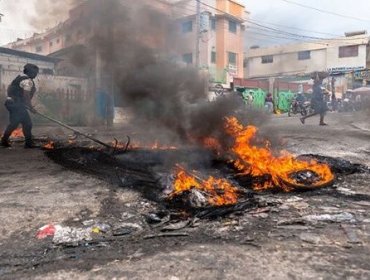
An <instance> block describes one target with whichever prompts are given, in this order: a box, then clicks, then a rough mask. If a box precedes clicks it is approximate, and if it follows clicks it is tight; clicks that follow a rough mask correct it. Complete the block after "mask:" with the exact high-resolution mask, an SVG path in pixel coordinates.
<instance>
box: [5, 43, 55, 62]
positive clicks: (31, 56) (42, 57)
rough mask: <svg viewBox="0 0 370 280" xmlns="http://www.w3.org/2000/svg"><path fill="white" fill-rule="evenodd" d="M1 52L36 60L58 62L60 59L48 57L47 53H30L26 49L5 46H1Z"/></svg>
mask: <svg viewBox="0 0 370 280" xmlns="http://www.w3.org/2000/svg"><path fill="white" fill-rule="evenodd" d="M1 53H4V54H9V55H14V56H20V57H25V58H29V59H34V60H41V61H46V62H52V63H56V62H58V61H60V59H58V58H55V57H48V56H45V55H40V54H35V53H29V52H24V51H18V50H13V49H9V48H4V47H0V54H1Z"/></svg>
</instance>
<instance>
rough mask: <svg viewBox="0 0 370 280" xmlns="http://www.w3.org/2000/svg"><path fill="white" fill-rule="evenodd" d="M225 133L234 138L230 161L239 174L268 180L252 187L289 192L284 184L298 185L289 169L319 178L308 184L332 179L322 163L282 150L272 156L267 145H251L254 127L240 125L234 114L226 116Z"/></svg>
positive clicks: (289, 188) (314, 184)
mask: <svg viewBox="0 0 370 280" xmlns="http://www.w3.org/2000/svg"><path fill="white" fill-rule="evenodd" d="M225 128H226V132H227V133H228V134H229V135H231V136H232V137H233V138H234V145H233V147H232V152H233V154H234V155H235V156H236V160H235V161H234V162H233V163H234V165H235V167H236V168H237V169H238V170H239V171H240V172H241V173H242V174H248V175H251V176H253V177H258V176H266V175H268V177H269V179H267V180H265V181H264V182H263V183H255V184H254V186H253V188H254V189H255V190H263V189H270V188H275V187H281V188H282V189H283V190H284V191H290V190H291V189H292V187H290V186H288V185H287V183H291V184H294V185H298V186H299V185H300V184H299V183H297V182H296V181H295V180H294V179H292V178H291V177H290V175H291V174H292V173H293V172H297V171H301V170H310V171H313V172H314V173H316V174H317V175H318V176H319V177H320V181H319V182H316V183H313V184H312V185H310V187H318V186H320V185H323V184H324V183H327V182H330V181H332V180H333V179H334V175H333V174H332V172H331V170H330V168H329V166H328V165H326V164H320V163H318V162H316V161H315V160H311V161H309V162H308V161H300V160H297V159H296V158H295V157H294V156H293V155H291V154H289V153H288V152H286V151H282V152H281V153H280V155H279V156H277V157H276V156H274V155H273V154H272V152H271V150H270V144H269V143H268V142H265V147H257V146H255V145H252V144H251V140H252V139H253V138H254V137H255V135H256V133H257V128H256V127H254V126H247V127H243V125H241V124H240V123H239V121H238V120H237V119H236V118H235V117H229V118H226V124H225ZM302 186H303V185H302Z"/></svg>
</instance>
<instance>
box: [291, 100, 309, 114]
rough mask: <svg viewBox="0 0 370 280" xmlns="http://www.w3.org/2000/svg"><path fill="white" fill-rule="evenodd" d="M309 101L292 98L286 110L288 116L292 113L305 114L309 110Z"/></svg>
mask: <svg viewBox="0 0 370 280" xmlns="http://www.w3.org/2000/svg"><path fill="white" fill-rule="evenodd" d="M309 107H310V102H307V101H306V102H302V101H297V100H293V101H292V103H291V104H290V108H289V111H288V116H289V117H291V116H292V114H294V115H296V114H301V115H302V116H306V115H307V114H308V112H309Z"/></svg>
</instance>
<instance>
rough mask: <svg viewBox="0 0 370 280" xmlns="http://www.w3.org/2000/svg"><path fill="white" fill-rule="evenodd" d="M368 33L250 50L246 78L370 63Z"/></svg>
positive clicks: (352, 67)
mask: <svg viewBox="0 0 370 280" xmlns="http://www.w3.org/2000/svg"><path fill="white" fill-rule="evenodd" d="M368 44H369V36H368V35H366V34H363V35H357V36H351V37H343V38H337V39H330V40H321V41H315V42H307V43H297V44H287V45H279V46H273V47H267V48H252V49H249V50H247V52H246V58H245V62H246V63H245V66H246V68H245V77H246V78H265V77H280V76H289V75H302V76H304V75H307V74H309V73H312V72H313V71H329V72H332V73H345V72H349V71H354V70H361V69H365V68H367V66H368V63H369V60H368V52H369V50H368Z"/></svg>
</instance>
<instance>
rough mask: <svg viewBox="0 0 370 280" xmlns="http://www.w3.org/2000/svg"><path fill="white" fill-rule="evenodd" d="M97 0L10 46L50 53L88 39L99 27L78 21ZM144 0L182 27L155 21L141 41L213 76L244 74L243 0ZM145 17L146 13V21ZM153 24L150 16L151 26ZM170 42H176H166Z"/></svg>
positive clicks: (217, 79) (224, 78) (225, 79)
mask: <svg viewBox="0 0 370 280" xmlns="http://www.w3.org/2000/svg"><path fill="white" fill-rule="evenodd" d="M95 2H96V3H95ZM94 3H95V5H99V1H86V2H83V3H82V4H80V5H78V6H77V7H75V8H74V9H72V10H71V11H70V13H69V18H68V19H67V20H66V21H64V22H63V23H60V24H59V25H57V26H56V27H54V28H52V29H49V30H47V31H46V32H44V33H41V34H36V33H35V34H34V35H33V36H32V37H31V38H27V39H23V40H22V39H19V40H17V41H16V42H12V43H10V44H8V45H7V46H6V47H8V48H12V49H17V50H22V51H26V52H31V53H37V54H42V55H49V54H52V53H55V52H59V51H60V50H62V49H65V48H68V47H71V46H74V45H84V44H86V43H87V41H88V39H89V38H91V36H93V34H94V32H96V28H95V26H94V23H93V21H92V22H91V24H89V25H86V24H84V25H82V24H79V23H81V22H86V21H87V19H88V18H89V16H90V15H91V13H92V11H93V9H94ZM122 3H123V5H127V6H128V8H129V6H130V5H131V6H132V3H130V2H128V1H127V0H122ZM145 3H147V5H148V6H149V7H152V8H154V9H157V10H158V11H160V12H162V13H165V14H166V15H168V16H172V17H173V20H174V21H175V22H176V23H177V25H176V26H177V28H176V30H177V31H178V32H177V35H174V34H173V33H168V34H166V33H165V32H158V30H157V31H155V30H154V29H155V28H156V26H153V28H154V29H153V32H152V33H153V36H148V34H146V35H145V38H141V39H142V41H144V42H147V43H148V44H149V45H150V46H151V47H153V48H158V49H162V51H163V50H168V51H169V52H170V50H171V51H172V52H173V53H172V56H175V57H176V59H177V60H178V61H181V62H184V63H186V64H192V65H194V66H198V67H199V68H200V69H203V70H206V71H207V72H209V74H210V80H211V81H215V82H221V83H229V82H230V81H232V78H233V77H235V76H236V77H243V59H244V57H243V48H244V46H243V41H244V22H245V19H246V16H247V12H246V11H245V7H244V6H243V5H242V4H240V3H239V2H238V1H236V0H200V1H197V0H155V1H150V0H145ZM197 5H199V9H198V10H197ZM198 11H199V15H200V16H199V17H197V12H198ZM92 18H93V17H92ZM145 20H147V19H145V18H144V17H143V18H142V21H145ZM151 24H153V23H150V22H148V23H147V24H146V26H150V25H151ZM143 25H144V23H143ZM198 25H199V28H198V27H197V26H198ZM159 31H160V30H159ZM169 34H170V35H169ZM149 37H150V38H149ZM174 43H175V44H174ZM166 44H167V45H171V47H170V48H167V47H166ZM174 45H175V48H174Z"/></svg>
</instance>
